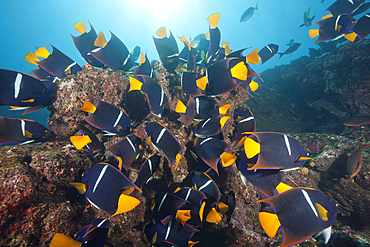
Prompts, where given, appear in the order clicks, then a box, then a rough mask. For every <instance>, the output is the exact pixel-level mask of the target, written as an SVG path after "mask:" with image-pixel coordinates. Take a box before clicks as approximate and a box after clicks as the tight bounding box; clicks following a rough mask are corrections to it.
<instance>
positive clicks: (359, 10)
mask: <svg viewBox="0 0 370 247" xmlns="http://www.w3.org/2000/svg"><path fill="white" fill-rule="evenodd" d="M369 8H370V2H367V3H363V4H361V5H360V7H358V8H357V9H356V10H355V11H353V12H352V13H351V15H352V16H356V15H359V14H361V13H363V12H365V11H366V10H368V9H369Z"/></svg>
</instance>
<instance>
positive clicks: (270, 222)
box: [258, 188, 338, 247]
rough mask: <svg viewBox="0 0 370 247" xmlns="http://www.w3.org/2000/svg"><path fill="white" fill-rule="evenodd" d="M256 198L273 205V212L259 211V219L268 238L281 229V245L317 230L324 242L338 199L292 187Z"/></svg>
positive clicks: (333, 218) (286, 244)
mask: <svg viewBox="0 0 370 247" xmlns="http://www.w3.org/2000/svg"><path fill="white" fill-rule="evenodd" d="M258 202H267V203H269V204H270V205H271V207H272V208H273V209H274V213H267V212H260V213H259V221H260V223H261V225H262V228H263V229H264V230H265V232H266V234H267V235H268V236H269V237H270V238H273V237H274V236H275V235H276V232H277V230H278V229H279V228H280V229H281V232H282V234H283V243H282V245H281V246H282V247H286V246H292V245H295V244H298V243H300V242H302V241H304V240H306V239H308V238H309V237H311V236H313V235H314V234H316V233H318V232H319V233H322V234H323V236H324V238H325V243H328V241H329V239H330V236H331V226H332V225H333V224H334V222H335V220H336V218H337V214H338V203H337V202H336V201H334V200H332V199H327V198H326V197H325V196H324V195H323V194H322V193H321V192H320V191H317V190H314V189H311V188H293V189H290V190H287V191H285V192H284V193H281V194H278V195H275V196H272V197H269V198H266V199H263V200H259V201H258Z"/></svg>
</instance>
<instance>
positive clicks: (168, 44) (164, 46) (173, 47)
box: [153, 27, 180, 72]
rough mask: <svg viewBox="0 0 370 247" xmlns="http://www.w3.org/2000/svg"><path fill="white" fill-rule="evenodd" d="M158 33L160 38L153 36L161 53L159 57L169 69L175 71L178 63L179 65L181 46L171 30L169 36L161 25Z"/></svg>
mask: <svg viewBox="0 0 370 247" xmlns="http://www.w3.org/2000/svg"><path fill="white" fill-rule="evenodd" d="M156 35H157V36H159V37H160V38H155V37H153V40H154V44H155V47H156V48H157V52H158V54H159V58H160V60H161V63H162V64H163V66H164V67H165V68H166V69H167V70H168V71H169V72H174V71H175V69H176V67H177V65H179V62H180V59H179V48H178V46H177V42H176V40H175V37H174V36H173V35H172V32H171V31H170V36H169V37H167V32H166V28H165V27H161V28H159V29H158V30H157V32H156Z"/></svg>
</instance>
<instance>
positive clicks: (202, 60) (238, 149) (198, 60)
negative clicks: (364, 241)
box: [0, 0, 370, 247]
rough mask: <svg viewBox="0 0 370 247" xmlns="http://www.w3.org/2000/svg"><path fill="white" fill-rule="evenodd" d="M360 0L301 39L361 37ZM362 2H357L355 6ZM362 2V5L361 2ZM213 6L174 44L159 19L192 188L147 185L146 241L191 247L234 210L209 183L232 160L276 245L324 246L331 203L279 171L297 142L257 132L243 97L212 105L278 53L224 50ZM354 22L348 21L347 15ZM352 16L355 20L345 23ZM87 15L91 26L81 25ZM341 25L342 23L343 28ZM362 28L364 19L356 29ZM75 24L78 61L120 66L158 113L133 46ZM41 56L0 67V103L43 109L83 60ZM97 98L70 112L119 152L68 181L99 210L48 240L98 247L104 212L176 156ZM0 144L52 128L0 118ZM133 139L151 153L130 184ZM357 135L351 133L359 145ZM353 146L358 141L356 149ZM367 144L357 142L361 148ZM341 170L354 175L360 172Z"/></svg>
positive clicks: (300, 153)
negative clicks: (158, 189) (69, 232)
mask: <svg viewBox="0 0 370 247" xmlns="http://www.w3.org/2000/svg"><path fill="white" fill-rule="evenodd" d="M363 2H364V0H362V1H353V2H352V1H346V0H338V1H336V2H335V3H334V4H333V5H332V6H331V7H329V8H328V10H329V11H330V12H331V14H330V16H329V15H328V16H325V17H324V19H323V20H322V21H320V22H318V24H319V27H320V29H318V30H310V34H309V35H310V37H311V38H313V37H315V36H317V35H320V36H319V39H318V40H317V41H316V42H320V41H324V40H328V39H336V38H338V37H342V36H345V37H346V38H348V39H349V40H352V41H354V40H355V39H356V37H357V36H359V37H360V38H359V40H360V41H361V40H362V39H363V38H365V37H366V36H367V35H368V34H369V30H368V27H369V25H368V22H369V20H370V18H369V15H365V16H364V17H362V18H360V19H359V20H358V21H356V20H355V19H353V18H352V17H351V15H350V14H351V13H352V12H354V11H356V10H357V11H358V8H359V7H360V6H361V4H362V3H363ZM255 10H258V5H257V6H256V7H255V8H250V9H248V10H247V11H246V12H245V13H244V14H243V16H242V18H241V20H240V21H246V20H248V19H249V18H250V17H251V16H252V15H253V12H254V11H255ZM365 10H366V9H365ZM365 10H364V11H365ZM309 12H310V10H308V12H307V13H305V15H304V22H305V23H304V24H302V26H303V25H306V26H307V27H308V26H310V25H311V21H312V19H313V18H314V17H313V18H310V17H309ZM220 16H221V14H213V15H210V16H209V17H208V19H207V21H208V22H209V24H210V27H209V33H207V34H202V35H200V36H199V39H196V40H194V41H197V42H194V41H193V42H191V41H190V42H189V41H187V40H186V38H185V37H181V41H182V42H183V43H184V48H183V50H182V51H181V52H179V49H178V46H177V43H176V40H175V37H174V36H173V34H172V33H171V32H169V36H168V35H167V34H168V31H167V30H166V29H165V28H164V27H162V28H160V29H158V31H157V32H156V35H157V36H158V37H153V40H154V43H155V46H156V48H157V51H158V55H159V57H160V60H161V63H162V65H163V66H164V67H165V68H166V70H167V71H168V72H169V73H176V72H175V71H179V68H180V69H181V90H182V92H183V93H184V94H185V95H186V96H187V99H188V101H187V103H186V104H184V103H183V102H182V101H180V100H179V101H178V102H177V104H176V107H175V111H176V112H177V113H178V114H179V115H181V116H180V117H179V118H178V121H180V122H181V123H182V124H184V125H185V126H187V128H190V129H191V130H192V131H193V133H194V136H195V138H194V139H193V146H192V148H191V154H192V156H193V160H192V161H188V162H189V163H191V164H195V165H194V167H200V168H199V169H198V170H195V171H194V172H193V173H192V174H189V176H191V181H192V184H191V185H185V186H182V185H181V186H180V185H178V184H173V183H170V184H169V185H168V189H167V191H163V192H162V193H157V194H156V195H155V197H154V198H153V199H152V200H151V203H150V208H149V209H148V210H150V214H151V216H152V221H151V222H150V223H149V224H147V225H146V227H145V231H144V233H145V235H146V237H147V239H148V241H149V242H150V244H151V245H153V246H192V245H194V244H197V243H198V242H194V241H192V237H193V235H194V233H195V232H199V231H202V227H203V224H204V223H205V222H208V223H217V222H219V221H221V219H222V215H225V217H226V219H227V221H230V217H231V215H232V213H233V210H234V208H235V194H234V193H233V192H232V191H229V192H226V191H225V189H224V188H223V185H222V182H221V181H220V178H219V177H218V175H219V171H218V170H219V167H220V166H223V167H227V166H230V165H233V164H236V165H237V167H238V170H239V171H240V176H241V178H242V180H243V182H244V183H247V182H248V181H249V182H251V183H252V184H253V185H254V186H255V187H256V188H257V189H258V190H259V191H260V192H261V193H262V194H264V195H265V196H266V198H265V199H262V200H259V202H261V203H268V204H270V206H271V207H272V209H273V213H271V212H260V213H259V221H260V223H261V226H262V228H263V229H264V231H265V232H266V234H267V235H268V236H269V237H271V238H272V237H274V236H275V235H276V233H277V231H278V230H279V229H280V230H281V232H282V235H283V242H282V246H290V245H294V244H297V243H300V242H302V241H304V240H306V239H308V238H310V237H311V236H314V235H315V234H317V235H319V234H321V233H322V234H323V236H324V238H325V242H326V243H327V242H328V241H329V239H330V236H331V227H332V225H333V224H334V222H335V220H336V217H337V213H338V203H337V202H335V201H334V200H332V199H328V198H326V197H325V196H324V195H323V194H322V193H321V192H320V191H318V190H315V189H312V188H306V187H299V186H298V185H297V184H296V183H295V182H294V181H292V179H291V178H289V177H288V175H287V174H286V173H285V172H284V171H286V170H288V169H289V170H290V169H296V168H298V167H301V166H303V165H304V163H305V162H306V160H308V159H310V158H309V157H308V156H309V154H308V153H307V151H306V150H305V149H304V148H303V147H302V146H301V145H300V144H299V142H298V140H296V139H295V138H293V137H291V136H289V135H286V134H283V133H276V132H258V131H256V122H255V119H254V116H253V114H252V112H251V111H250V110H249V109H248V108H246V107H245V106H236V108H235V110H234V112H233V114H231V113H230V112H229V108H230V107H231V106H230V105H222V106H221V105H219V104H218V103H217V101H216V100H215V97H217V96H219V95H221V94H225V93H228V92H230V91H232V90H234V89H236V88H239V89H241V90H244V91H245V92H246V93H248V94H250V93H251V92H254V91H255V90H257V88H258V83H257V82H256V81H254V80H253V78H254V77H258V76H259V75H258V74H257V73H256V72H254V71H253V70H252V69H251V68H250V66H249V64H250V63H251V64H258V63H259V62H260V61H262V63H265V62H266V61H268V60H269V59H271V58H272V57H273V56H274V55H275V54H276V53H277V51H278V46H277V45H276V44H269V45H266V46H265V47H264V48H262V49H261V50H260V51H259V52H258V49H255V50H253V51H252V52H250V53H249V54H248V55H247V56H244V55H243V52H244V51H245V50H246V49H241V50H238V51H234V52H232V51H231V50H230V48H229V44H228V43H224V42H221V32H220V30H219V28H218V27H217V24H218V21H219V19H220ZM354 20H355V21H354ZM356 23H357V24H356ZM89 24H90V23H89ZM350 24H351V25H350ZM365 27H366V28H365ZM74 28H75V29H76V30H77V31H78V32H79V33H80V35H79V36H77V37H74V36H72V37H73V41H74V44H75V46H76V48H77V49H78V50H79V52H80V53H81V55H82V57H83V58H84V60H85V61H86V63H88V64H89V65H91V66H93V67H95V68H100V69H111V70H122V71H124V72H125V74H126V75H128V77H129V81H130V89H129V91H134V90H139V91H141V92H143V93H144V94H145V96H146V99H147V102H148V105H149V108H150V111H151V113H152V114H154V115H156V116H157V117H158V118H165V117H166V114H167V113H168V111H169V109H168V99H167V97H166V94H165V92H164V91H163V89H162V88H161V86H160V85H159V84H158V83H157V82H156V80H155V79H154V78H153V68H152V65H151V64H150V62H149V59H148V57H147V56H146V55H144V53H143V52H141V60H140V62H139V63H138V64H137V63H136V62H135V61H136V60H137V59H138V58H139V56H140V48H139V47H136V48H135V49H134V50H133V51H132V52H131V53H130V51H129V50H128V49H127V47H126V46H125V44H124V43H123V42H122V41H121V40H120V39H119V38H118V37H117V36H115V35H114V34H113V33H111V39H110V40H109V42H107V41H106V39H105V37H104V34H103V33H102V32H100V33H99V34H97V33H96V32H95V30H94V28H93V26H92V25H91V24H90V31H89V32H87V31H86V28H85V25H84V24H83V22H77V23H76V24H75V26H74ZM299 45H300V44H299V43H294V41H291V43H290V45H289V46H290V47H289V48H288V50H287V51H285V52H284V53H279V54H280V56H282V55H284V54H289V53H291V52H294V51H295V50H296V49H298V47H299ZM52 48H53V52H52V53H51V54H50V53H49V52H48V51H47V49H46V48H45V47H40V48H38V49H37V50H36V51H35V52H34V53H32V52H29V53H28V54H27V55H26V59H25V60H26V61H27V62H30V63H33V64H34V65H36V66H38V68H37V69H35V70H32V72H33V73H34V75H35V76H36V77H37V78H36V77H33V76H30V75H27V74H24V73H21V72H16V71H10V70H4V69H1V70H0V81H1V90H0V96H1V97H0V105H9V106H12V107H13V108H17V109H25V113H24V114H26V113H29V112H33V111H36V110H39V109H42V108H44V107H46V106H48V105H50V104H51V103H52V98H53V95H54V94H55V92H56V91H57V87H58V86H57V83H58V81H59V80H61V79H62V78H64V77H66V76H68V75H74V74H77V72H79V71H81V70H82V68H81V67H80V66H79V65H78V64H77V63H76V62H75V61H73V60H72V59H70V58H69V57H67V56H66V55H65V54H63V53H62V52H61V51H59V50H58V49H57V48H55V47H54V46H52ZM96 102H97V103H96V104H95V105H94V104H93V103H91V102H89V101H88V100H85V102H84V105H83V107H82V108H81V111H84V112H86V113H88V115H86V116H85V117H84V120H85V121H86V123H87V124H88V125H90V126H89V128H97V129H99V130H101V131H103V132H104V135H106V136H113V135H118V136H124V137H123V138H122V139H121V140H120V141H118V142H117V143H115V144H113V145H112V146H110V147H109V148H108V149H107V150H105V151H110V152H111V153H112V154H113V155H114V156H115V157H116V158H117V161H118V165H117V166H114V165H111V164H108V163H103V162H101V163H98V164H95V165H94V166H93V167H91V168H90V169H89V170H88V171H86V172H85V173H84V174H83V175H82V178H81V182H73V183H71V185H72V186H74V187H75V188H76V189H77V190H78V191H79V192H80V193H81V194H85V195H86V198H87V200H88V201H89V203H91V204H92V205H93V206H94V207H95V208H97V209H98V210H102V211H103V212H104V213H105V214H106V215H107V218H99V219H96V220H94V221H92V222H91V224H89V225H88V226H86V227H84V228H83V229H81V230H80V231H79V232H78V233H76V234H75V235H74V236H73V238H72V237H69V236H64V235H62V234H59V233H56V234H55V236H54V238H53V240H52V242H51V244H50V246H53V247H55V246H104V245H109V244H108V242H109V241H108V240H107V234H108V231H109V227H110V225H111V224H110V221H111V220H118V219H116V218H115V216H116V215H119V214H123V213H125V212H128V211H130V210H132V209H133V208H135V207H136V206H137V205H139V204H140V201H139V200H138V199H137V198H136V197H135V195H136V194H137V193H140V192H141V191H142V188H143V187H144V186H146V184H147V183H148V181H149V180H150V179H152V176H153V174H154V173H156V172H157V173H158V172H159V170H158V168H159V164H160V160H161V157H162V156H164V157H166V158H167V160H168V163H169V165H170V166H172V167H174V169H176V166H177V164H178V162H179V161H180V159H182V158H184V157H183V147H182V146H181V144H180V142H179V141H178V140H176V138H175V136H174V135H173V134H172V133H171V131H170V130H169V129H168V128H166V126H164V125H163V124H161V123H160V122H147V123H145V131H146V133H147V136H148V138H147V139H146V140H141V139H140V138H139V137H137V136H135V135H134V134H132V129H131V128H132V126H131V120H130V117H129V115H128V114H127V113H126V112H125V111H124V110H122V109H120V108H119V107H117V106H115V105H112V104H110V103H109V102H105V101H103V100H101V99H98V98H96ZM230 121H231V122H232V124H233V126H234V132H233V133H229V134H230V135H231V136H232V137H233V138H232V139H233V143H234V145H233V146H231V145H229V144H227V143H226V142H224V140H223V139H224V138H223V134H222V131H221V129H222V128H223V126H224V125H225V124H226V123H228V122H230ZM76 125H77V126H78V128H79V130H80V134H79V135H77V136H71V137H70V140H71V142H72V143H73V145H74V146H75V147H76V148H77V149H78V150H82V151H84V152H86V154H88V155H90V156H94V155H96V154H97V153H98V152H103V149H104V148H103V146H102V143H101V142H100V141H99V139H98V138H97V137H96V136H95V134H94V133H93V132H92V131H91V130H90V129H89V128H88V127H86V125H85V123H84V124H82V123H76ZM0 126H1V128H0V144H7V143H21V144H28V143H43V142H46V141H47V140H48V139H49V137H50V135H51V133H50V131H49V130H48V129H47V128H45V127H44V126H42V125H40V124H38V123H37V122H35V121H32V120H27V119H13V118H7V117H0ZM130 132H131V133H130ZM143 141H145V142H147V143H151V145H153V147H154V148H155V149H156V150H157V153H155V154H152V155H150V156H149V157H147V158H146V161H145V162H144V163H143V164H142V167H141V169H140V171H139V173H138V177H137V180H136V181H135V182H131V181H130V180H129V179H128V178H127V177H126V176H125V174H126V172H127V171H128V168H129V167H130V165H131V164H132V163H133V162H134V161H135V160H136V158H137V157H138V155H139V154H140V152H141V151H142V147H141V146H142V145H141V144H142V143H143ZM359 143H360V142H359ZM361 145H362V146H361ZM366 147H368V145H367V146H365V145H363V144H361V143H360V149H361V150H360V152H359V154H358V155H360V154H361V158H362V150H363V149H364V148H366ZM356 169H358V167H354V168H353V169H352V170H351V171H348V173H349V176H354V175H355V174H356V173H357V172H358V171H359V170H356Z"/></svg>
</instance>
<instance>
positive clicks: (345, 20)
mask: <svg viewBox="0 0 370 247" xmlns="http://www.w3.org/2000/svg"><path fill="white" fill-rule="evenodd" d="M356 22H357V20H356V19H355V18H353V17H352V16H350V15H348V14H341V15H338V16H336V17H330V18H327V19H324V20H322V21H319V22H315V23H316V24H317V25H319V29H311V30H310V31H309V36H310V38H311V39H313V38H315V37H316V36H318V35H319V38H318V39H317V40H316V41H314V42H315V43H317V42H322V41H326V40H337V39H340V38H342V37H345V38H347V39H348V40H350V41H352V42H353V41H354V38H356V34H355V33H351V31H352V29H353V27H354V26H355V25H356ZM360 30H361V29H359V30H358V31H360Z"/></svg>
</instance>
